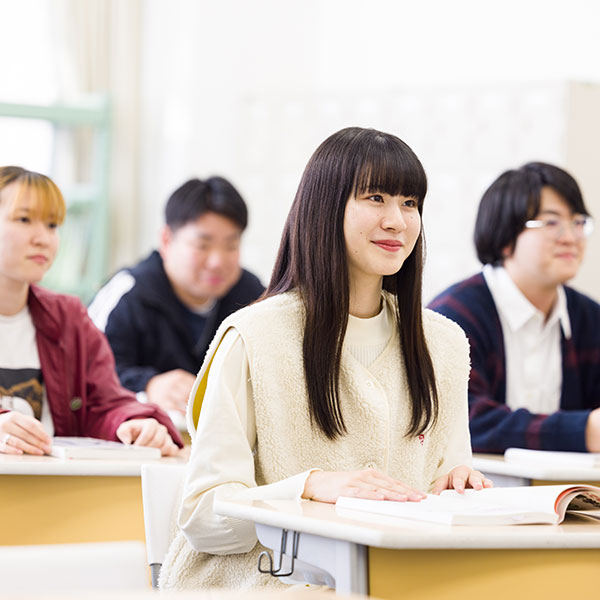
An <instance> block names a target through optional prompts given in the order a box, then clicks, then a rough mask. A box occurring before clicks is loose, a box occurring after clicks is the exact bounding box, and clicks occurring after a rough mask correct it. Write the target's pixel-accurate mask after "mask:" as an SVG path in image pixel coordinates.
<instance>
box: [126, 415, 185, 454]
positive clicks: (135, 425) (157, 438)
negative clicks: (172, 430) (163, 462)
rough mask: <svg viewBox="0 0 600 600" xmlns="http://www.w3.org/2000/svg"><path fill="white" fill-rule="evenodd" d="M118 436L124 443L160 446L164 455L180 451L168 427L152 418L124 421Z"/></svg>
mask: <svg viewBox="0 0 600 600" xmlns="http://www.w3.org/2000/svg"><path fill="white" fill-rule="evenodd" d="M117 437H118V438H119V439H120V440H121V441H122V442H123V443H124V444H133V445H134V446H151V447H153V448H160V452H161V454H162V455H163V456H175V455H176V454H177V453H178V452H179V448H178V447H177V445H176V444H175V443H174V442H173V440H172V439H171V436H170V435H169V432H168V430H167V428H166V427H165V426H164V425H161V424H160V423H159V422H158V421H157V420H156V419H152V418H150V419H130V420H129V421H123V423H121V424H120V425H119V427H118V429H117Z"/></svg>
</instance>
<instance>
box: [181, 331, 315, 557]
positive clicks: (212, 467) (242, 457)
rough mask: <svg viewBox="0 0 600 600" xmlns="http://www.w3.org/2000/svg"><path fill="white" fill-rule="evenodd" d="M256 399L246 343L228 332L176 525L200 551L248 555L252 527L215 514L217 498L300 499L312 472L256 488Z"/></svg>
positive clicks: (211, 376) (253, 536) (210, 383)
mask: <svg viewBox="0 0 600 600" xmlns="http://www.w3.org/2000/svg"><path fill="white" fill-rule="evenodd" d="M255 445H256V424H255V417H254V400H253V395H252V385H251V383H250V372H249V365H248V357H247V354H246V349H245V346H244V342H243V340H242V338H241V337H240V335H239V334H238V332H237V331H236V330H235V329H229V330H228V331H227V333H226V334H225V336H224V337H223V340H222V342H221V344H220V346H219V349H218V351H217V352H216V353H215V356H214V359H213V363H212V365H211V368H210V372H209V376H208V382H207V388H206V393H205V396H204V400H203V403H202V410H201V412H200V419H199V421H198V428H197V431H196V434H195V436H194V438H193V441H192V452H191V456H190V461H189V464H188V468H187V473H186V478H185V483H184V489H183V499H182V505H181V508H180V511H179V517H178V525H179V527H180V528H181V530H182V531H183V533H184V535H185V536H186V538H187V539H188V541H189V543H190V545H191V546H192V547H193V548H194V549H195V550H197V551H198V552H209V553H212V554H231V553H239V552H248V551H249V550H251V549H252V548H253V547H254V545H255V544H256V534H255V531H254V525H253V524H252V523H250V522H248V521H242V520H240V519H233V518H230V517H222V516H220V515H217V514H215V513H214V511H213V501H214V499H215V498H224V497H230V496H234V495H235V496H236V497H243V498H248V499H261V500H269V499H299V498H300V497H301V495H302V492H303V490H304V484H305V482H306V478H307V477H308V475H309V474H310V471H307V472H305V473H300V474H298V475H296V476H294V477H290V478H288V479H285V480H283V481H280V482H277V483H274V484H271V485H265V486H260V487H257V485H256V480H255V475H254V456H253V451H254V447H255Z"/></svg>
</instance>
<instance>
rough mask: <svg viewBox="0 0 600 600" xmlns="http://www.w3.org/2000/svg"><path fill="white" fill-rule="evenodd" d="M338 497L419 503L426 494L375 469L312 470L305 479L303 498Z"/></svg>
mask: <svg viewBox="0 0 600 600" xmlns="http://www.w3.org/2000/svg"><path fill="white" fill-rule="evenodd" d="M339 496H350V497H352V498H368V499H370V500H397V501H398V502H406V501H411V502H418V501H419V500H423V498H425V497H426V494H424V493H423V492H419V491H418V490H415V489H413V488H411V487H410V486H409V485H406V484H405V483H402V482H401V481H399V480H398V479H394V478H393V477H389V476H388V475H386V474H385V473H381V472H380V471H376V470H375V469H363V470H362V471H313V472H312V473H311V474H310V475H309V476H308V478H307V479H306V483H305V484H304V492H303V493H302V498H307V499H310V500H317V501H319V502H329V503H334V502H335V501H336V500H337V499H338V497H339Z"/></svg>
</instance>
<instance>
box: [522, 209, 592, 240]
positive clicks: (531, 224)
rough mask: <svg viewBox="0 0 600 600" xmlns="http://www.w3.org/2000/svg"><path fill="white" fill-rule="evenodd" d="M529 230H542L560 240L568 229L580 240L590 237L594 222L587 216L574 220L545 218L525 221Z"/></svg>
mask: <svg viewBox="0 0 600 600" xmlns="http://www.w3.org/2000/svg"><path fill="white" fill-rule="evenodd" d="M525 227H526V228H527V229H541V230H542V231H543V232H544V233H545V234H546V235H547V236H548V237H551V238H552V239H555V240H557V239H559V238H560V237H561V236H562V235H563V233H564V232H565V229H566V228H567V227H568V228H569V229H570V230H571V231H572V232H573V235H574V236H575V238H576V239H578V240H583V239H585V238H587V237H589V236H590V235H591V234H592V231H594V220H593V219H592V217H587V216H585V215H582V216H579V217H574V218H573V219H570V220H567V219H559V218H558V217H543V218H541V219H532V220H530V221H525Z"/></svg>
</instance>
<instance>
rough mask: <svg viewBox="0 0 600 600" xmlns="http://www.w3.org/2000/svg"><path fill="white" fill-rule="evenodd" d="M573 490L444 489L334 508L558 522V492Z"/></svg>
mask: <svg viewBox="0 0 600 600" xmlns="http://www.w3.org/2000/svg"><path fill="white" fill-rule="evenodd" d="M572 487H573V486H571V485H562V486H560V485H559V486H534V487H531V486H530V487H513V488H489V489H484V490H466V491H465V493H464V494H459V493H458V492H456V491H454V490H446V491H444V492H442V493H441V495H439V496H435V495H432V494H430V495H429V496H427V498H425V499H424V500H422V501H421V502H393V501H381V500H363V499H359V498H345V497H341V498H339V499H338V501H337V506H339V507H340V508H346V509H354V510H364V511H368V512H374V513H380V514H386V515H391V516H396V517H403V518H411V519H419V520H423V521H430V522H435V523H446V524H453V523H455V524H462V525H466V524H483V523H490V524H494V523H496V524H503V523H506V524H511V523H520V522H525V523H531V522H546V523H555V522H558V520H559V517H558V515H557V513H556V511H555V508H554V507H555V503H556V500H557V498H558V496H559V495H560V493H561V492H563V491H565V490H567V489H569V488H572Z"/></svg>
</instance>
